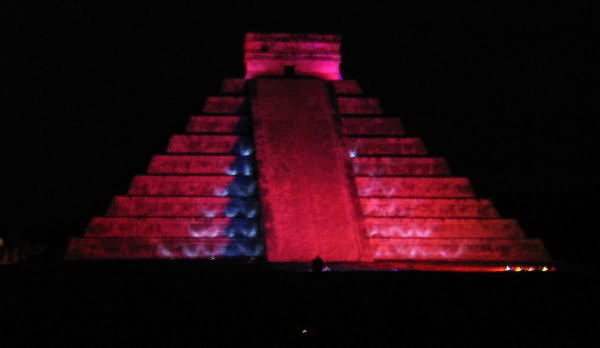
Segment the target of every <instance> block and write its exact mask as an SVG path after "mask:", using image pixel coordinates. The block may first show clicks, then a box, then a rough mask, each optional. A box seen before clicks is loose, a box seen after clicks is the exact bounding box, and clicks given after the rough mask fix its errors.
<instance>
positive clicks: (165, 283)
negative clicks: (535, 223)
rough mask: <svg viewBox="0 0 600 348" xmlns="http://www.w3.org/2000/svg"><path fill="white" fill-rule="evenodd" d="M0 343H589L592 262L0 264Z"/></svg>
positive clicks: (594, 315)
mask: <svg viewBox="0 0 600 348" xmlns="http://www.w3.org/2000/svg"><path fill="white" fill-rule="evenodd" d="M0 272H1V273H0V275H1V277H2V278H1V284H2V288H3V290H2V303H1V307H2V308H1V312H0V313H1V314H0V317H2V321H3V322H2V326H1V328H2V329H0V330H1V331H3V332H2V334H1V335H0V341H2V342H0V346H4V347H12V346H15V345H19V344H20V345H30V344H34V343H35V344H36V345H39V344H40V343H41V345H57V344H59V343H68V344H69V345H76V346H90V345H94V346H95V345H99V344H101V345H111V346H114V345H140V344H150V343H151V344H155V345H156V344H160V345H165V344H166V345H173V344H186V345H192V346H205V345H207V344H211V345H212V344H230V345H233V344H234V342H236V341H242V343H244V342H245V343H244V346H249V345H250V344H252V343H255V344H256V343H265V342H267V343H270V342H276V343H277V342H279V343H280V344H281V343H285V342H287V341H289V340H292V341H295V340H300V341H303V340H306V341H308V342H320V341H325V340H327V339H334V340H335V341H334V343H337V344H338V345H347V344H351V345H362V346H367V344H368V343H371V342H372V343H377V344H378V345H385V346H396V347H401V346H480V347H483V346H486V347H487V346H490V345H495V346H504V347H525V346H527V347H529V346H569V347H580V346H597V344H598V342H597V341H598V331H597V329H598V328H599V325H598V323H599V320H598V315H599V314H598V295H597V293H598V288H599V286H598V285H596V284H594V280H595V278H596V276H595V275H594V273H593V272H591V271H586V272H578V273H575V272H557V273H518V274H517V273H494V274H477V273H419V272H375V273H366V272H365V273H362V272H326V273H306V272H289V271H281V270H277V269H273V267H271V266H268V265H265V264H260V263H259V264H242V265H231V264H219V263H215V262H213V263H208V264H207V263H204V264H198V263H179V262H178V263H154V262H150V263H149V262H144V263H140V262H114V263H113V262H109V263H106V262H105V263H79V262H70V263H64V264H56V265H53V266H44V267H42V266H39V265H37V266H34V265H19V266H11V267H4V268H0Z"/></svg>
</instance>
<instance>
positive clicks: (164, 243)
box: [67, 238, 264, 259]
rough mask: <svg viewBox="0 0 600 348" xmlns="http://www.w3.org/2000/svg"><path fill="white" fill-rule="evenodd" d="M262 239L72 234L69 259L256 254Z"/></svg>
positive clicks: (259, 252) (255, 255)
mask: <svg viewBox="0 0 600 348" xmlns="http://www.w3.org/2000/svg"><path fill="white" fill-rule="evenodd" d="M263 251H264V247H263V244H262V242H260V241H257V240H255V239H249V238H241V239H231V238H209V239H200V238H74V239H71V241H70V243H69V247H68V250H67V258H68V259H80V258H85V259H202V258H206V259H214V258H227V257H252V258H254V257H259V256H261V255H263Z"/></svg>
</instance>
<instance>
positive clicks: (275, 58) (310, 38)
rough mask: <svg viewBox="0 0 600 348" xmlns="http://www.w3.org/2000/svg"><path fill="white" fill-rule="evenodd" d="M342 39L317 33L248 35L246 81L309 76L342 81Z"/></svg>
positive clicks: (246, 42)
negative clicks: (270, 77)
mask: <svg viewBox="0 0 600 348" xmlns="http://www.w3.org/2000/svg"><path fill="white" fill-rule="evenodd" d="M341 41H342V37H341V35H336V34H315V33H246V36H245V42H244V62H245V65H246V76H245V78H246V79H254V78H257V77H263V76H286V75H295V76H307V77H316V78H320V79H324V80H340V79H341V74H340V63H341V53H340V47H341Z"/></svg>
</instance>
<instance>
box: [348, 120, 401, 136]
mask: <svg viewBox="0 0 600 348" xmlns="http://www.w3.org/2000/svg"><path fill="white" fill-rule="evenodd" d="M342 134H344V135H403V134H404V127H403V126H402V122H401V121H400V118H397V117H385V118H384V117H342Z"/></svg>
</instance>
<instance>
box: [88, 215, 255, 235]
mask: <svg viewBox="0 0 600 348" xmlns="http://www.w3.org/2000/svg"><path fill="white" fill-rule="evenodd" d="M257 233H258V225H257V222H256V220H253V219H230V218H214V219H207V218H152V217H144V218H130V217H110V216H102V217H94V218H92V221H91V222H90V224H89V225H88V227H87V230H86V237H188V238H223V237H226V238H234V237H237V238H254V237H256V235H257Z"/></svg>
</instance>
